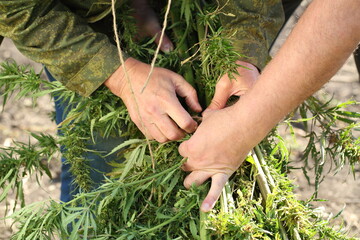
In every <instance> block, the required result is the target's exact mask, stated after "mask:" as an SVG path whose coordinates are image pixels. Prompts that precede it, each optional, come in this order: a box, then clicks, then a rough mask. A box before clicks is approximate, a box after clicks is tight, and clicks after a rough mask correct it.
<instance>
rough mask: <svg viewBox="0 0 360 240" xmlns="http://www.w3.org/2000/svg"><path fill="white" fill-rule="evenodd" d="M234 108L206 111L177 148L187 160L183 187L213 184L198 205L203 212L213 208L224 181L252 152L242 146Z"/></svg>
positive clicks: (244, 144)
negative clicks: (188, 137) (190, 134)
mask: <svg viewBox="0 0 360 240" xmlns="http://www.w3.org/2000/svg"><path fill="white" fill-rule="evenodd" d="M235 105H236V104H235ZM235 105H233V106H230V107H227V108H224V109H221V110H213V111H206V112H205V113H204V116H203V121H202V123H201V124H200V126H199V127H198V128H197V130H196V132H195V133H194V135H193V136H192V137H191V138H190V139H189V140H187V141H185V142H183V143H182V144H181V145H180V147H179V153H180V154H181V155H182V156H183V157H187V158H188V160H187V162H186V163H185V164H184V165H183V170H184V171H191V173H190V174H189V175H188V176H187V177H186V178H185V180H184V186H185V187H186V188H190V187H191V185H192V184H196V185H200V184H202V183H203V182H205V181H206V180H207V179H209V178H211V180H212V182H211V188H210V191H209V193H208V194H207V196H206V198H205V199H204V201H203V203H202V205H201V210H202V211H204V212H207V211H209V210H211V209H212V208H213V206H214V204H215V202H216V201H217V199H218V198H219V196H220V194H221V191H222V189H223V187H224V185H225V183H226V181H227V180H228V178H229V177H230V176H231V175H232V174H233V173H234V172H235V171H236V170H237V169H238V167H239V166H240V165H241V163H242V162H243V160H244V159H245V157H246V155H247V153H248V152H249V151H250V149H251V146H247V145H246V143H243V141H242V136H243V133H242V131H241V128H239V126H238V125H239V122H238V121H237V120H236V119H234V117H233V115H234V112H235V111H236V109H235V108H234V107H235ZM242 143H243V144H242ZM239 144H240V146H242V148H240V149H239V148H238V147H237V146H238V145H239Z"/></svg>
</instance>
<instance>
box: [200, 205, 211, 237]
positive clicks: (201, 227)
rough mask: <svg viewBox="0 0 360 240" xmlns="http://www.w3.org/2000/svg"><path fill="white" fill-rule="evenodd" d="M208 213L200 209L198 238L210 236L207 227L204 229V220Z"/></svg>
mask: <svg viewBox="0 0 360 240" xmlns="http://www.w3.org/2000/svg"><path fill="white" fill-rule="evenodd" d="M208 215H209V214H208V213H205V212H203V211H200V231H199V233H200V240H208V239H210V236H208V233H207V229H206V220H207V216H208Z"/></svg>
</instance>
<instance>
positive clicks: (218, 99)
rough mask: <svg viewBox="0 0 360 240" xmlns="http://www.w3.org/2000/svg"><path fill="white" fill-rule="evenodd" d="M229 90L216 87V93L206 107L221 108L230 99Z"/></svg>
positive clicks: (208, 108) (210, 108)
mask: <svg viewBox="0 0 360 240" xmlns="http://www.w3.org/2000/svg"><path fill="white" fill-rule="evenodd" d="M229 97H230V96H229V93H228V91H224V90H223V89H221V90H220V89H218V88H216V89H215V94H214V97H213V99H212V100H211V103H210V105H209V106H208V107H207V108H206V109H205V111H208V110H220V109H222V108H224V107H225V106H226V103H227V101H228V99H229Z"/></svg>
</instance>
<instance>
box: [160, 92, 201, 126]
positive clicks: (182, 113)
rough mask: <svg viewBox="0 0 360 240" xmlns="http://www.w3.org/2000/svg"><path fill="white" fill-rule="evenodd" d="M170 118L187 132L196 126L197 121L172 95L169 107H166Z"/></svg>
mask: <svg viewBox="0 0 360 240" xmlns="http://www.w3.org/2000/svg"><path fill="white" fill-rule="evenodd" d="M166 112H167V114H168V115H169V117H171V119H172V120H173V121H174V122H175V123H176V124H177V125H178V126H179V127H180V128H181V129H183V130H184V131H186V132H187V133H192V132H194V131H195V130H196V128H197V123H196V121H195V120H194V119H192V117H191V116H190V114H189V113H188V112H187V111H186V110H185V109H184V108H183V106H181V104H180V102H179V101H178V99H177V98H176V97H174V99H173V101H172V102H171V104H169V107H168V108H167V109H166Z"/></svg>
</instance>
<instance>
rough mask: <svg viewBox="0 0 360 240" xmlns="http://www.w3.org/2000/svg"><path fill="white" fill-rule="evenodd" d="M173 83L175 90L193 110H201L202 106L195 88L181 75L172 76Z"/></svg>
mask: <svg viewBox="0 0 360 240" xmlns="http://www.w3.org/2000/svg"><path fill="white" fill-rule="evenodd" d="M173 83H174V85H175V91H176V93H177V94H178V95H179V96H180V97H183V98H185V101H186V104H187V105H188V106H189V107H190V108H191V109H192V110H194V111H195V112H201V110H202V108H201V105H200V103H199V100H198V97H197V93H196V90H195V89H194V88H193V87H192V86H191V85H190V83H188V82H187V81H186V80H185V79H183V78H182V77H180V76H178V77H174V78H173Z"/></svg>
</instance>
